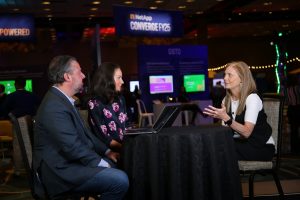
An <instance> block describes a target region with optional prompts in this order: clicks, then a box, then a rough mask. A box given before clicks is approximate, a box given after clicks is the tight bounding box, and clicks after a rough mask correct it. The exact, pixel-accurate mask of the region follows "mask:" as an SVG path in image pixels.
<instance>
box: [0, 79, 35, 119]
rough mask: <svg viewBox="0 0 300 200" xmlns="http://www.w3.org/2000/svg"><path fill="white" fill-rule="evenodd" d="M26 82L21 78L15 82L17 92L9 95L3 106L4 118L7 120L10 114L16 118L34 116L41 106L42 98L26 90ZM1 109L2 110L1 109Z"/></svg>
mask: <svg viewBox="0 0 300 200" xmlns="http://www.w3.org/2000/svg"><path fill="white" fill-rule="evenodd" d="M25 85H26V80H25V79H24V78H23V77H21V76H19V77H17V78H16V80H15V88H16V91H15V92H13V93H11V94H9V95H7V97H6V98H5V100H4V102H3V104H2V105H1V106H2V114H3V117H5V118H7V117H8V113H10V112H11V113H13V114H14V115H15V116H16V117H22V116H25V115H31V116H34V115H35V113H36V110H37V108H38V106H39V104H40V98H39V97H38V96H37V95H35V94H34V93H32V92H28V91H26V90H25ZM0 109H1V108H0Z"/></svg>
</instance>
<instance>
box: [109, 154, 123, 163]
mask: <svg viewBox="0 0 300 200" xmlns="http://www.w3.org/2000/svg"><path fill="white" fill-rule="evenodd" d="M106 156H107V157H108V158H109V159H111V160H112V161H113V162H114V163H117V162H118V160H119V159H120V154H119V153H117V152H113V151H109V152H108V153H107V154H106Z"/></svg>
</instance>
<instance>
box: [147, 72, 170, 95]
mask: <svg viewBox="0 0 300 200" xmlns="http://www.w3.org/2000/svg"><path fill="white" fill-rule="evenodd" d="M149 85H150V94H161V93H172V92H173V76H172V75H152V76H149Z"/></svg>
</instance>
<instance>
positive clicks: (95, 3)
mask: <svg viewBox="0 0 300 200" xmlns="http://www.w3.org/2000/svg"><path fill="white" fill-rule="evenodd" d="M100 3H101V2H100V1H93V2H92V4H94V5H99V4H100Z"/></svg>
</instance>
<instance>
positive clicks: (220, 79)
mask: <svg viewBox="0 0 300 200" xmlns="http://www.w3.org/2000/svg"><path fill="white" fill-rule="evenodd" d="M219 81H220V82H221V85H223V87H225V83H224V79H222V78H214V79H213V87H214V86H216V85H217V82H219Z"/></svg>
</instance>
